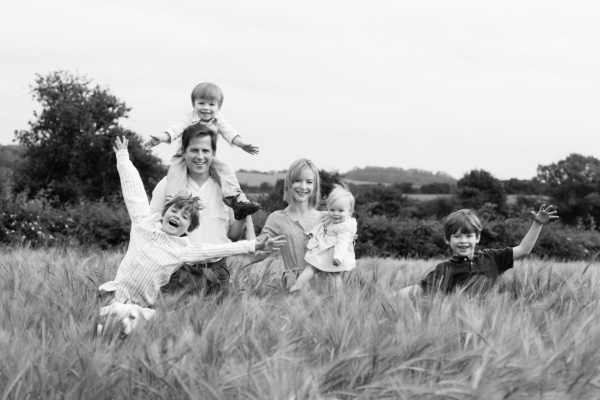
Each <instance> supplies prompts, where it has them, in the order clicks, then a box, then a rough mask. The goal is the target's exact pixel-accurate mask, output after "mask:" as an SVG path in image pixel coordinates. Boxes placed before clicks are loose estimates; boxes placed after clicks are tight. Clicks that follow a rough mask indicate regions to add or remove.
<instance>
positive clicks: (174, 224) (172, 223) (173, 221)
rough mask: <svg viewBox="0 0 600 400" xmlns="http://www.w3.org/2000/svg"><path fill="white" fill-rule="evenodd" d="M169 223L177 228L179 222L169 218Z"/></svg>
mask: <svg viewBox="0 0 600 400" xmlns="http://www.w3.org/2000/svg"><path fill="white" fill-rule="evenodd" d="M169 225H171V226H172V227H175V228H179V222H177V221H175V220H173V219H170V220H169Z"/></svg>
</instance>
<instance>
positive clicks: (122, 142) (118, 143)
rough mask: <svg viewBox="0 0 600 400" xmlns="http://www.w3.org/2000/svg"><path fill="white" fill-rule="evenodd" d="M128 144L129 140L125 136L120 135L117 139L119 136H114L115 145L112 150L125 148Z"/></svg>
mask: <svg viewBox="0 0 600 400" xmlns="http://www.w3.org/2000/svg"><path fill="white" fill-rule="evenodd" d="M128 144H129V140H127V139H126V138H125V136H121V138H120V139H119V137H118V136H117V137H116V138H115V145H114V146H113V150H114V151H115V153H116V152H117V151H119V150H127V145H128Z"/></svg>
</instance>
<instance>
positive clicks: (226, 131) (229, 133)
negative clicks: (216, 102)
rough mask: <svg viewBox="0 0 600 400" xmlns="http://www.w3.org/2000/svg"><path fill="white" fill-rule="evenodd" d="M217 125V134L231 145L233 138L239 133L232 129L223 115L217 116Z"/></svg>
mask: <svg viewBox="0 0 600 400" xmlns="http://www.w3.org/2000/svg"><path fill="white" fill-rule="evenodd" d="M217 126H218V130H219V135H221V136H223V139H225V141H226V142H227V143H229V144H230V145H231V146H233V139H234V138H235V137H236V136H238V135H239V133H238V131H236V130H235V129H233V127H232V126H231V125H229V123H227V121H226V120H225V118H223V115H221V114H219V115H218V116H217Z"/></svg>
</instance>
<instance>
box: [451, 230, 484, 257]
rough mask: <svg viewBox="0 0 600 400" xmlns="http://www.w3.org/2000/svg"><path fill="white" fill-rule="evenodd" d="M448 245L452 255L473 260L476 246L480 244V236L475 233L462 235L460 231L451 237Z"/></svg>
mask: <svg viewBox="0 0 600 400" xmlns="http://www.w3.org/2000/svg"><path fill="white" fill-rule="evenodd" d="M446 243H448V245H449V246H450V249H451V250H452V255H456V256H459V257H468V258H469V259H471V258H473V254H474V253H475V246H476V245H477V243H479V235H478V234H477V233H475V232H473V233H468V232H465V233H462V232H461V230H460V229H459V230H458V231H456V232H454V233H453V234H452V235H451V236H450V240H447V241H446Z"/></svg>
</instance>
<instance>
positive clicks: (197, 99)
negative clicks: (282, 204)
mask: <svg viewBox="0 0 600 400" xmlns="http://www.w3.org/2000/svg"><path fill="white" fill-rule="evenodd" d="M222 105H223V92H222V91H221V89H220V88H219V87H218V86H217V85H215V84H214V83H209V82H204V83H200V84H198V85H196V87H195V88H194V90H192V107H193V109H192V111H190V112H188V113H186V114H185V115H184V116H183V118H181V119H180V120H179V121H177V122H176V123H174V124H172V125H171V126H169V127H168V128H167V129H166V130H165V131H164V132H163V133H162V134H160V135H150V140H148V141H147V142H146V143H145V147H146V148H151V147H154V146H157V145H159V144H160V143H163V142H164V143H172V142H174V141H176V140H177V139H179V138H180V137H181V135H182V134H183V131H184V130H185V128H187V127H188V126H190V125H193V124H203V125H206V126H207V127H209V128H210V129H211V130H212V131H213V132H214V133H215V134H218V135H221V136H222V137H223V139H225V140H226V141H227V142H228V143H229V144H230V145H232V146H237V147H239V148H241V149H242V150H244V151H245V152H247V153H249V154H253V155H254V154H258V151H259V149H258V147H256V146H254V145H252V144H250V143H246V142H245V141H244V140H243V139H242V137H241V136H240V135H239V134H238V132H237V131H236V130H235V129H233V128H232V127H231V125H229V124H228V123H227V121H225V119H224V118H223V116H222V115H221V113H220V110H221V106H222ZM179 153H180V152H178V153H177V154H176V155H175V156H174V157H173V159H172V160H171V166H170V167H169V172H168V175H167V177H168V180H167V189H166V194H167V196H174V195H175V194H176V193H178V192H179V191H180V190H181V189H184V188H185V187H186V181H187V167H186V164H185V161H184V159H183V157H181V154H179ZM212 165H213V166H214V167H215V169H216V171H217V172H218V174H219V178H220V184H221V190H222V192H223V202H224V203H225V204H227V205H228V206H229V207H231V208H232V209H233V211H234V216H235V219H237V220H242V219H245V218H246V217H247V216H248V215H252V214H254V213H255V212H257V211H258V210H259V209H260V205H259V204H258V203H255V202H251V201H249V200H248V198H247V197H246V195H245V194H244V192H243V191H242V189H241V188H240V184H239V182H238V180H237V177H236V176H235V172H234V171H233V170H232V169H231V167H230V166H229V165H228V164H225V163H224V162H222V161H220V160H219V159H217V158H215V159H214V160H213V163H212Z"/></svg>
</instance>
